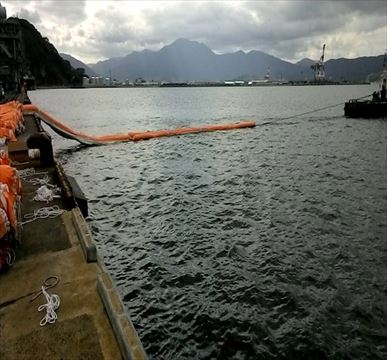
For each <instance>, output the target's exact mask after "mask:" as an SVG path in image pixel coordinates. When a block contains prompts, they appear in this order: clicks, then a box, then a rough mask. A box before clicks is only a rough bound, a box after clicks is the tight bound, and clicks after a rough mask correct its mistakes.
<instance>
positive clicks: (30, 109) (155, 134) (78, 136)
mask: <svg viewBox="0 0 387 360" xmlns="http://www.w3.org/2000/svg"><path fill="white" fill-rule="evenodd" d="M23 112H24V113H34V114H35V115H36V116H38V117H39V118H40V119H41V120H42V121H44V122H45V123H46V124H47V125H48V126H50V127H51V128H52V129H53V130H54V131H55V132H57V133H58V134H59V135H61V136H63V137H66V138H69V139H73V140H76V141H79V142H80V143H81V144H85V145H104V144H111V143H116V142H125V141H140V140H148V139H153V138H160V137H165V136H176V135H184V134H196V133H200V132H210V131H220V130H233V129H243V128H252V127H254V126H255V125H256V123H255V122H254V121H241V122H238V123H231V124H219V125H203V126H201V127H187V128H178V129H173V130H157V131H131V132H128V133H123V134H110V135H101V136H92V135H87V134H84V133H82V132H79V131H76V130H74V129H72V128H70V127H68V126H67V125H65V124H63V123H62V122H60V121H58V120H57V119H55V118H54V117H53V116H52V115H50V114H49V113H47V112H45V111H43V110H40V109H39V108H38V107H37V106H36V105H33V104H28V105H23Z"/></svg>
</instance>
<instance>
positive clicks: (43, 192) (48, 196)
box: [33, 184, 60, 203]
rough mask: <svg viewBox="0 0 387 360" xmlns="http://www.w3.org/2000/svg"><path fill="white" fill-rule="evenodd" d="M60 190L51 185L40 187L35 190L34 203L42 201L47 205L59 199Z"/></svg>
mask: <svg viewBox="0 0 387 360" xmlns="http://www.w3.org/2000/svg"><path fill="white" fill-rule="evenodd" d="M49 186H50V187H49ZM59 193H60V189H59V188H58V187H56V186H53V185H50V184H48V185H42V186H41V187H39V188H38V190H36V194H35V196H34V198H33V200H35V201H43V202H46V203H49V202H50V201H52V200H54V199H55V198H60V195H59Z"/></svg>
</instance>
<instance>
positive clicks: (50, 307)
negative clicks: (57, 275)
mask: <svg viewBox="0 0 387 360" xmlns="http://www.w3.org/2000/svg"><path fill="white" fill-rule="evenodd" d="M42 294H43V295H44V296H45V298H46V301H47V303H46V304H43V305H40V306H39V307H38V311H43V310H46V315H45V316H44V317H43V319H42V320H40V326H44V325H46V324H53V323H54V322H55V321H56V319H57V318H58V315H57V314H56V312H55V310H57V309H58V308H59V305H60V297H59V296H58V295H56V294H52V295H50V294H49V293H48V292H47V291H46V288H45V287H44V286H42Z"/></svg>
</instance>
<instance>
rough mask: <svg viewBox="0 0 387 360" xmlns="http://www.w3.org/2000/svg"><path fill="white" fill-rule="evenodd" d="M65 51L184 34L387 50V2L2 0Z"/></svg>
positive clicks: (302, 48)
mask: <svg viewBox="0 0 387 360" xmlns="http://www.w3.org/2000/svg"><path fill="white" fill-rule="evenodd" d="M1 3H2V5H3V6H6V8H7V15H8V16H12V15H17V16H18V17H20V18H25V19H27V20H29V21H30V22H32V23H33V24H34V25H35V27H36V28H37V29H38V30H39V31H40V32H41V34H42V36H46V37H48V38H49V40H50V41H51V42H52V43H53V44H54V46H55V47H56V48H57V50H58V51H59V52H64V53H68V54H71V55H73V56H75V57H76V58H78V59H80V60H82V61H84V62H87V63H91V62H96V61H98V60H103V59H106V58H109V57H114V56H122V55H126V54H128V53H131V52H132V51H140V50H143V49H145V48H146V49H151V50H158V49H160V48H161V47H162V46H164V45H166V44H169V43H171V42H172V41H174V40H176V39H178V38H187V39H190V40H197V41H199V42H202V43H204V44H206V45H207V46H209V47H210V48H211V49H212V50H214V51H215V52H217V53H225V52H232V51H236V50H244V51H249V50H253V49H254V50H262V51H264V52H267V53H269V54H271V55H274V56H278V57H280V58H282V59H284V60H289V61H292V62H294V61H298V60H300V59H302V58H304V57H309V58H312V59H318V58H319V57H320V54H321V47H322V44H323V43H325V44H326V59H331V58H339V57H347V58H353V57H358V56H367V55H380V54H383V53H384V51H385V49H386V47H387V43H386V42H387V40H386V38H387V5H386V4H387V1H386V0H376V1H375V0H354V1H350V0H345V1H337V0H336V1H319V0H308V1H295V0H288V1H250V2H244V1H102V0H98V1H95V0H94V1H87V0H86V1H72V0H65V1H60V0H51V1H43V0H39V1H28V0H23V1H18V0H13V1H1Z"/></svg>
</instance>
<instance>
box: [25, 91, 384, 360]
mask: <svg viewBox="0 0 387 360" xmlns="http://www.w3.org/2000/svg"><path fill="white" fill-rule="evenodd" d="M373 90H375V89H374V87H373V86H365V85H363V86H320V87H312V86H309V87H264V88H262V87H257V88H183V89H173V88H167V89H80V90H40V91H35V92H31V93H30V97H31V99H32V100H33V101H34V102H35V103H37V104H38V105H39V106H41V107H42V108H44V109H46V110H49V111H50V112H52V113H53V114H54V115H56V116H57V117H58V118H60V119H62V120H63V121H65V122H66V123H68V124H70V125H71V126H73V127H75V128H77V129H79V130H82V131H85V132H88V133H92V134H106V133H112V132H125V131H127V130H133V129H140V130H141V129H143V130H145V129H165V128H174V127H179V126H193V125H199V124H212V123H224V122H231V121H239V120H241V119H252V120H255V121H257V124H258V126H257V127H256V128H255V129H245V130H237V131H230V132H216V133H206V134H195V135H186V136H181V137H172V138H162V139H155V140H149V141H143V142H138V143H124V144H116V145H108V146H102V147H92V148H86V147H82V146H79V145H77V143H75V142H73V141H71V140H63V139H61V138H59V137H58V136H56V135H54V136H53V138H54V146H55V148H56V151H57V157H58V158H59V159H60V160H61V161H62V163H63V164H64V166H65V169H66V171H67V172H68V173H69V174H71V175H74V176H76V178H77V180H78V183H79V184H80V186H81V188H82V189H83V191H84V192H85V194H86V195H87V197H88V199H89V208H90V212H91V216H90V219H89V224H90V226H91V228H92V231H93V234H94V238H95V240H96V241H97V242H98V247H99V250H100V252H101V253H102V254H103V256H104V259H105V263H106V265H107V267H108V268H109V270H110V271H111V273H112V275H113V277H114V278H115V280H116V283H117V285H118V288H119V291H120V293H121V295H122V297H123V300H124V302H125V305H126V307H127V310H128V312H129V314H130V316H131V318H132V320H133V323H134V325H135V327H136V329H137V331H138V333H139V336H140V338H141V340H142V342H143V344H144V347H145V348H146V351H147V353H148V354H149V357H150V358H151V359H326V358H329V359H386V358H387V281H386V279H387V236H386V235H387V231H386V229H387V217H386V213H387V159H386V144H387V141H386V140H387V121H386V120H354V119H346V118H344V117H343V106H338V107H334V108H331V109H327V110H324V111H320V112H316V113H311V114H308V115H304V116H297V117H293V118H291V119H287V120H284V118H285V117H289V116H292V115H294V114H299V113H303V112H307V111H310V110H313V109H317V108H321V107H324V106H327V105H330V104H337V103H340V102H344V101H345V100H347V99H349V98H353V97H360V96H363V95H366V94H369V93H372V91H373Z"/></svg>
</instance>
